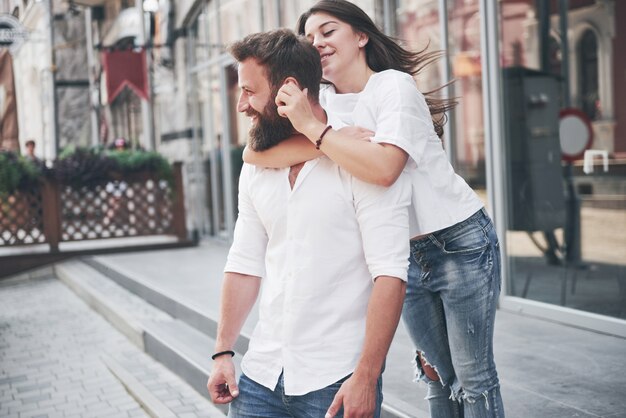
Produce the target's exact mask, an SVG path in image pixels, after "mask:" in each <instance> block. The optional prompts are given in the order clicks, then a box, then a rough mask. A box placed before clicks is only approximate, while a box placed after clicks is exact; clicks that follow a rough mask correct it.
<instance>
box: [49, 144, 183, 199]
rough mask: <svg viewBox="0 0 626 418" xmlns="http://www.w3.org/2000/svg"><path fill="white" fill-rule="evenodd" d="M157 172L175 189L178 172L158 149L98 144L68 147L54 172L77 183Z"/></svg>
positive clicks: (94, 182)
mask: <svg viewBox="0 0 626 418" xmlns="http://www.w3.org/2000/svg"><path fill="white" fill-rule="evenodd" d="M139 172H149V173H153V174H154V175H155V176H156V177H157V178H159V179H162V180H165V181H167V182H168V184H169V185H170V188H172V189H173V185H174V174H173V171H172V167H171V165H170V164H169V162H168V161H167V160H166V159H165V158H164V157H163V156H161V155H160V154H159V153H157V152H152V151H141V150H139V151H138V150H123V151H119V150H105V149H103V148H101V147H97V148H89V149H87V148H80V147H78V148H76V147H68V148H66V149H64V150H63V151H62V152H61V153H60V154H59V158H58V159H57V160H56V161H55V163H54V169H53V175H54V177H55V178H56V179H58V180H59V181H61V182H63V183H65V184H70V185H72V186H73V187H81V186H92V185H95V184H101V183H105V182H107V181H109V180H111V179H112V178H113V176H115V175H116V174H122V175H123V174H132V173H139Z"/></svg>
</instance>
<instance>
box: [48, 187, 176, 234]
mask: <svg viewBox="0 0 626 418" xmlns="http://www.w3.org/2000/svg"><path fill="white" fill-rule="evenodd" d="M60 194H61V241H81V240H90V239H101V238H121V237H136V236H142V235H162V234H174V227H173V223H172V220H173V208H172V206H173V201H172V199H171V197H170V196H171V194H172V190H171V189H170V188H169V187H168V184H167V182H165V181H158V180H152V179H147V180H144V181H111V182H109V183H106V184H103V185H98V186H95V187H93V188H86V187H82V188H80V189H75V188H72V187H70V186H63V187H62V188H61V191H60Z"/></svg>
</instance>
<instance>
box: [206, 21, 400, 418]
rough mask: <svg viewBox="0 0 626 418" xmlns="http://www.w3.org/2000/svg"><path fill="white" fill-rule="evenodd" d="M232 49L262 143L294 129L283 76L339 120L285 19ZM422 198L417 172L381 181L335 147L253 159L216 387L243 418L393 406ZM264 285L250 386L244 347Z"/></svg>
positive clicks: (255, 138) (215, 393) (229, 268)
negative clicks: (286, 114)
mask: <svg viewBox="0 0 626 418" xmlns="http://www.w3.org/2000/svg"><path fill="white" fill-rule="evenodd" d="M230 52H231V54H232V55H233V56H234V57H235V59H236V60H237V62H238V76H239V86H240V88H241V96H240V98H239V101H238V104H237V110H238V111H239V112H242V113H245V114H246V115H248V116H249V117H250V118H251V119H252V124H253V125H252V129H251V131H250V144H249V146H251V147H253V148H254V149H255V150H264V149H268V148H270V147H271V146H273V145H275V144H277V143H278V142H280V141H281V140H283V139H285V138H286V137H288V136H290V135H293V134H295V132H294V130H293V127H292V126H291V125H290V122H289V120H288V119H287V118H282V117H280V116H279V115H278V113H277V107H276V104H275V96H276V93H277V91H278V90H279V88H280V87H281V86H282V85H283V84H284V83H295V84H297V85H298V86H299V87H300V88H302V89H304V88H306V89H308V99H309V102H310V104H311V107H312V109H313V113H314V114H315V115H316V117H317V118H318V119H319V120H321V121H323V122H326V121H327V117H326V114H325V112H324V110H323V109H322V107H321V106H320V105H319V102H318V93H319V80H320V79H321V75H322V69H321V63H320V57H319V53H318V52H317V51H316V49H315V48H314V47H313V46H312V45H311V44H310V42H308V41H307V40H306V39H305V38H302V37H298V36H296V35H295V34H294V33H293V32H291V31H289V30H285V29H281V30H275V31H271V32H266V33H259V34H253V35H250V36H248V37H246V38H245V39H243V40H242V41H240V42H237V43H235V44H234V45H232V46H231V48H230ZM335 128H337V127H335ZM325 132H326V131H325ZM323 135H324V133H321V135H320V139H323ZM409 202H410V185H409V183H408V179H407V178H406V177H404V176H400V178H399V179H398V180H397V181H396V182H395V183H394V185H392V186H391V187H389V188H385V187H381V186H374V185H370V184H367V183H364V182H362V181H360V180H358V179H356V178H354V177H352V176H351V175H350V174H349V173H348V172H347V171H344V170H343V169H341V168H340V167H339V166H338V165H336V164H335V163H334V162H332V161H331V160H330V159H328V158H327V157H320V158H317V159H314V160H312V161H307V162H305V163H303V164H298V165H297V166H293V167H291V168H286V169H269V168H259V167H255V166H252V165H248V164H244V166H243V168H242V171H241V176H240V184H239V216H238V219H237V224H236V227H235V234H234V240H233V244H232V247H231V249H230V251H229V255H228V259H227V262H226V267H225V269H224V272H225V276H224V283H223V288H222V299H221V311H220V320H219V325H218V335H217V339H216V345H215V353H214V354H213V356H212V357H213V360H214V365H213V370H212V373H211V377H210V379H209V381H208V383H207V388H208V390H209V394H210V396H211V399H212V400H213V402H215V403H218V404H225V403H231V402H232V403H231V405H230V412H229V416H231V417H236V418H240V417H321V416H324V415H325V414H326V413H327V411H328V410H329V408H330V407H331V403H332V404H336V405H339V406H342V409H341V410H340V411H339V414H342V413H343V414H344V415H345V416H349V417H352V416H359V417H360V416H378V415H379V414H380V406H381V401H382V392H381V386H382V381H381V373H382V370H383V365H384V359H385V356H386V354H387V351H388V349H389V345H390V343H391V340H392V338H393V334H394V332H395V329H396V327H397V324H398V320H399V317H400V312H401V308H402V302H403V299H404V291H405V282H406V275H407V268H408V261H407V256H406V254H408V250H409V248H408V242H409V239H408V238H409V231H408V225H409V220H408V206H409ZM261 288H262V289H263V290H262V294H261V299H260V304H259V322H258V324H257V325H256V327H255V330H254V332H253V334H252V337H251V339H250V345H249V349H248V352H247V353H246V354H245V356H244V358H243V360H242V363H241V369H242V372H243V373H242V375H241V378H240V380H239V383H238V382H237V380H236V377H235V368H234V365H233V361H232V356H233V355H234V352H233V351H232V350H233V347H234V344H235V341H236V339H237V337H238V335H239V332H240V330H241V327H242V325H243V323H244V321H245V319H246V317H247V316H248V314H249V312H250V309H251V308H252V306H253V304H254V303H255V301H256V299H257V296H258V294H259V291H260V289H261ZM339 406H337V409H339ZM326 415H327V416H328V414H326Z"/></svg>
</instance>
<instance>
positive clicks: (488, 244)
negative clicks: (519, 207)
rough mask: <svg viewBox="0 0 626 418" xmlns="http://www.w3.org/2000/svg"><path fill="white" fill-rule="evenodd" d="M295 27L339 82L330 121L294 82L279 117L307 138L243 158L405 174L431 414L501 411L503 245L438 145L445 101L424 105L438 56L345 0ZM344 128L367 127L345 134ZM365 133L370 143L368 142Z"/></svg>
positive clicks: (329, 103) (323, 5) (377, 178)
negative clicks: (426, 74)
mask: <svg viewBox="0 0 626 418" xmlns="http://www.w3.org/2000/svg"><path fill="white" fill-rule="evenodd" d="M298 32H299V33H300V34H302V35H305V36H306V37H307V38H308V39H309V40H311V42H312V43H313V45H314V46H316V47H317V48H318V50H319V52H320V56H321V60H322V67H323V77H324V80H325V81H327V82H329V83H331V84H329V85H328V86H327V87H326V88H323V89H322V91H321V92H320V103H321V104H322V106H324V108H325V109H326V111H327V113H328V118H329V119H328V124H323V123H321V122H319V121H318V120H317V119H315V117H314V116H313V114H312V113H311V109H310V106H309V104H308V100H307V99H306V91H300V89H299V88H298V86H296V85H295V84H286V85H284V86H283V87H282V88H281V89H280V91H279V93H278V95H277V97H276V102H277V104H278V106H279V107H278V112H279V114H281V115H282V116H286V117H288V118H289V119H290V120H291V122H292V124H293V125H294V127H295V129H296V130H298V131H299V132H301V133H302V134H304V136H306V138H300V139H299V140H298V139H295V140H290V141H286V142H284V143H281V144H280V145H279V146H277V147H275V148H274V149H271V150H268V151H264V152H261V153H255V152H252V151H251V150H247V151H246V152H245V155H244V159H245V160H246V162H249V163H252V164H256V165H261V166H265V167H286V166H291V165H294V164H297V163H300V162H302V161H307V160H310V159H313V158H316V157H319V156H321V155H326V156H328V157H329V158H331V159H332V160H334V161H335V162H336V163H337V164H339V165H340V166H341V167H342V168H344V169H345V170H347V171H349V172H350V173H351V174H352V175H354V176H355V177H357V178H360V179H361V180H364V181H367V182H371V183H375V184H379V185H389V184H392V183H393V182H394V181H395V179H396V178H397V177H398V176H399V175H400V173H401V172H402V170H408V172H409V173H410V175H411V179H412V187H413V202H412V203H413V205H412V208H411V234H412V235H411V236H413V237H414V238H413V239H412V240H411V255H410V257H409V260H410V266H409V282H408V286H407V294H406V299H405V304H404V308H403V320H404V323H405V325H406V327H407V329H408V331H409V333H410V335H411V338H412V339H413V342H414V343H415V345H416V350H417V362H416V363H417V375H418V378H423V379H424V380H425V381H426V382H427V383H428V388H429V393H428V397H427V398H428V400H429V406H430V411H431V416H432V417H458V416H465V417H502V416H504V411H503V406H502V399H501V396H500V385H499V380H498V375H497V372H496V368H495V363H494V361H493V326H494V318H495V310H496V302H497V299H498V295H499V293H500V255H499V244H498V240H497V237H496V234H495V230H494V227H493V224H492V222H491V220H490V219H489V217H488V216H487V213H486V211H485V210H484V208H483V205H482V203H481V202H480V200H479V199H478V197H477V196H476V195H475V193H474V192H473V191H472V190H471V188H470V187H469V186H468V185H467V184H466V183H465V182H464V181H463V179H461V178H460V177H459V176H458V175H456V174H455V173H454V170H453V168H452V166H451V165H450V164H449V162H448V160H447V158H446V155H445V152H444V150H443V148H442V146H441V141H440V140H439V138H438V135H437V132H441V124H440V121H441V119H439V120H438V121H435V122H433V115H439V114H441V113H442V112H443V111H445V109H446V105H445V103H441V102H440V103H437V102H435V101H432V100H431V101H430V102H429V101H427V99H425V97H424V96H423V95H422V94H421V93H420V92H419V91H418V90H417V88H416V86H415V82H414V80H413V78H412V77H411V75H413V74H416V73H417V72H418V71H419V70H420V69H421V68H422V67H423V66H424V65H425V64H427V63H428V62H429V61H432V59H433V57H434V56H433V55H432V54H426V55H423V54H420V53H412V52H409V51H407V50H404V49H403V48H401V47H400V46H399V45H397V44H396V43H395V42H394V41H393V40H392V39H390V38H389V37H387V36H385V35H384V34H383V33H382V32H381V31H380V30H379V29H377V28H376V26H375V25H374V23H373V22H372V21H371V19H370V18H369V17H368V16H367V14H365V13H364V12H363V11H362V10H361V9H360V8H358V7H357V6H355V5H353V4H351V3H349V2H347V1H344V0H322V1H320V2H318V3H316V4H315V6H313V7H312V8H311V9H310V10H309V11H307V12H305V13H304V14H303V15H302V16H301V17H300V20H299V22H298ZM429 103H430V108H429ZM346 125H350V126H359V127H362V128H365V129H356V128H350V129H340V130H338V129H337V128H341V127H343V126H346ZM328 126H333V128H332V129H327V128H328ZM436 131H437V132H436ZM364 137H366V138H368V139H371V140H370V141H359V139H363V138H364ZM316 148H317V149H316ZM322 153H323V154H322ZM451 400H452V401H451ZM454 400H456V401H458V402H454Z"/></svg>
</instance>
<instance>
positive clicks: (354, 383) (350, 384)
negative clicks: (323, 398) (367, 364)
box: [324, 374, 377, 418]
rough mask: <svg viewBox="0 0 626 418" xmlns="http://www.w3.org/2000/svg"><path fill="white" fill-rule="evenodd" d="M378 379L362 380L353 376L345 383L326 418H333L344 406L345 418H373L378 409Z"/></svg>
mask: <svg viewBox="0 0 626 418" xmlns="http://www.w3.org/2000/svg"><path fill="white" fill-rule="evenodd" d="M376 386H377V379H375V380H373V381H372V380H371V379H362V378H359V377H358V376H357V375H355V374H353V375H352V376H350V378H348V380H346V381H345V382H343V384H342V385H341V388H339V390H338V391H337V394H336V395H335V399H333V402H332V403H331V404H330V407H329V408H328V411H327V412H326V415H325V417H324V418H332V417H334V416H335V415H337V413H338V412H339V409H341V406H342V405H343V416H344V418H371V417H373V416H374V410H375V409H376V392H377V388H376Z"/></svg>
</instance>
